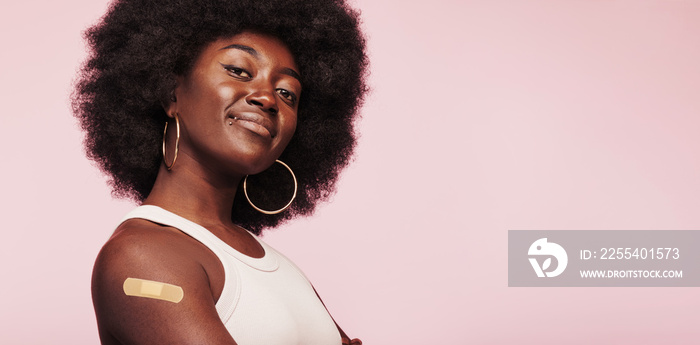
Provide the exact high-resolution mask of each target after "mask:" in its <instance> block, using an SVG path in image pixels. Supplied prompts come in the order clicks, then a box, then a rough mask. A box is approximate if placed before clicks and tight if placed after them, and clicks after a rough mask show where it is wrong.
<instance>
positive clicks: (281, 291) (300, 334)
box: [122, 205, 341, 345]
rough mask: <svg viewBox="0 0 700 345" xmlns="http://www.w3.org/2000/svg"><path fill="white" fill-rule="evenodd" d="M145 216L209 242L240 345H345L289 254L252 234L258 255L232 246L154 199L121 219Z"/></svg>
mask: <svg viewBox="0 0 700 345" xmlns="http://www.w3.org/2000/svg"><path fill="white" fill-rule="evenodd" d="M131 218H142V219H147V220H150V221H152V222H155V223H158V224H163V225H167V226H171V227H174V228H176V229H179V230H180V231H182V232H184V233H185V234H187V235H189V236H191V237H192V238H194V239H196V240H197V241H199V242H201V243H202V244H204V245H205V246H207V247H208V248H209V249H210V250H211V251H212V252H214V254H216V256H217V257H218V258H219V260H220V261H221V264H222V265H223V267H224V273H225V275H226V276H225V282H224V289H223V291H222V292H221V297H219V300H218V301H217V302H216V310H217V312H218V313H219V317H220V318H221V322H223V323H224V325H226V328H227V329H228V331H229V333H231V336H233V339H234V340H235V341H236V343H238V344H239V345H293V344H294V345H340V344H341V339H340V333H339V332H338V329H337V328H336V326H335V323H334V322H333V320H332V319H331V317H330V315H329V314H328V311H326V308H325V307H324V306H323V304H322V303H321V301H320V300H319V299H318V296H317V295H316V293H315V292H314V290H313V287H312V286H311V284H310V283H309V281H308V280H307V279H306V277H305V276H304V274H303V273H302V272H301V270H299V268H298V267H296V265H294V264H293V263H292V262H291V261H290V260H289V259H287V258H286V257H284V255H282V254H280V253H279V252H277V251H276V250H274V249H273V248H272V247H270V246H268V245H267V244H266V243H265V242H263V241H261V240H260V239H258V238H257V237H255V236H253V237H254V238H255V239H256V240H257V241H258V242H259V243H260V245H261V246H262V247H263V249H264V250H265V256H263V257H262V258H253V257H250V256H247V255H244V254H242V253H240V252H238V251H237V250H235V249H233V248H231V247H230V246H229V245H227V244H226V243H224V241H222V240H221V239H219V238H218V237H216V236H214V234H212V233H211V232H209V231H208V230H207V229H205V228H204V227H202V226H200V225H198V224H196V223H194V222H192V221H189V220H187V219H185V218H183V217H180V216H178V215H176V214H174V213H172V212H170V211H166V210H164V209H162V208H160V207H157V206H152V205H144V206H140V207H138V208H136V209H134V210H132V211H131V212H129V213H128V214H127V215H126V217H124V219H123V220H122V221H125V220H127V219H131Z"/></svg>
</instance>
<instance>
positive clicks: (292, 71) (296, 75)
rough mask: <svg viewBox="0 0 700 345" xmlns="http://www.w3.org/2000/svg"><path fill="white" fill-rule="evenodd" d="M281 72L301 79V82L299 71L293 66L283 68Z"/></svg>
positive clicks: (299, 79) (298, 79)
mask: <svg viewBox="0 0 700 345" xmlns="http://www.w3.org/2000/svg"><path fill="white" fill-rule="evenodd" d="M280 73H282V74H285V75H288V76H290V77H292V78H294V79H296V80H297V81H299V83H301V76H300V75H299V73H297V71H295V70H293V69H291V68H288V67H285V68H282V70H281V71H280Z"/></svg>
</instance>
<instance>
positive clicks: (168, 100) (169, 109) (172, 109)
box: [161, 76, 180, 117]
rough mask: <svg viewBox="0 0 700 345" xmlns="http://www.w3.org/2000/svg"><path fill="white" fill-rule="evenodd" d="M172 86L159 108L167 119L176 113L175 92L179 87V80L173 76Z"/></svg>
mask: <svg viewBox="0 0 700 345" xmlns="http://www.w3.org/2000/svg"><path fill="white" fill-rule="evenodd" d="M173 81H174V83H173V86H172V87H171V88H170V91H168V92H166V94H165V95H164V96H163V99H162V100H161V106H162V107H163V110H165V113H166V114H167V115H168V117H172V114H174V113H176V112H177V90H178V86H179V85H180V78H179V77H175V76H173Z"/></svg>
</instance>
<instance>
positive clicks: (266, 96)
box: [246, 85, 279, 114]
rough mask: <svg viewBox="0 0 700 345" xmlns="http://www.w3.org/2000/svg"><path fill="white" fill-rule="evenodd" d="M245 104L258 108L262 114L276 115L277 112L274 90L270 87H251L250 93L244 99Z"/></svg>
mask: <svg viewBox="0 0 700 345" xmlns="http://www.w3.org/2000/svg"><path fill="white" fill-rule="evenodd" d="M246 102H247V103H248V104H250V105H253V106H257V107H260V109H262V110H263V111H264V112H266V113H270V114H277V111H278V110H279V108H278V107H277V97H275V90H274V89H273V88H272V87H270V86H263V85H259V86H258V87H255V86H253V88H251V90H250V93H249V94H248V96H247V97H246Z"/></svg>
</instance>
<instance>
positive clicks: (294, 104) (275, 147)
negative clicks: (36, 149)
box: [74, 0, 367, 345]
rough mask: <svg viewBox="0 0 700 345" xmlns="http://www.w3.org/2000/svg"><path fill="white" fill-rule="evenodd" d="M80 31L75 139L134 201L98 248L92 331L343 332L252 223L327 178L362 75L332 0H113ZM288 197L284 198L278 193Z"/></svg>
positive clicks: (109, 336) (128, 337)
mask: <svg viewBox="0 0 700 345" xmlns="http://www.w3.org/2000/svg"><path fill="white" fill-rule="evenodd" d="M86 37H87V39H88V41H89V44H90V47H91V56H90V58H89V59H88V61H87V63H86V64H85V67H84V68H83V70H82V72H81V75H80V79H79V83H78V86H77V89H76V93H75V96H74V111H75V113H76V116H77V117H78V118H79V119H80V121H81V124H82V127H83V129H84V130H85V131H86V141H85V142H86V147H87V152H88V156H89V157H90V158H91V159H93V160H95V161H96V162H97V163H98V165H99V166H100V168H101V169H102V170H103V171H104V172H106V173H107V174H108V175H109V176H110V178H111V181H110V182H111V185H112V187H113V191H114V194H115V195H117V196H121V197H128V198H131V199H133V200H135V201H137V202H141V203H142V206H140V207H138V208H137V209H135V210H134V211H133V212H131V213H130V214H128V215H127V216H126V217H125V220H124V221H123V222H122V223H121V224H120V225H119V226H118V227H117V229H116V230H115V232H114V234H113V236H112V237H111V238H110V239H109V240H108V241H107V243H106V244H105V246H104V247H103V249H102V251H101V252H100V254H99V256H98V258H97V260H96V263H95V268H94V271H93V283H92V290H93V302H94V305H95V311H96V314H97V321H98V327H99V332H100V338H101V341H102V343H103V344H241V345H245V344H268V345H271V344H305V345H308V344H323V345H329V344H340V343H341V341H342V343H343V344H360V343H361V342H360V341H359V340H357V339H353V340H350V339H349V338H348V337H347V336H346V335H345V334H344V333H343V332H342V330H340V328H339V327H338V326H337V325H336V324H335V323H334V321H333V320H332V318H331V317H330V315H329V314H328V312H327V311H326V309H325V307H324V306H323V304H322V302H321V301H320V299H319V298H318V296H317V294H316V292H315V291H314V289H313V287H312V286H311V284H310V283H309V282H308V281H307V280H306V278H305V277H304V276H303V274H302V273H301V271H299V270H298V268H296V266H294V264H292V263H291V262H290V261H289V260H288V259H286V258H285V257H284V256H282V255H281V254H279V253H278V252H276V251H275V250H274V249H272V248H270V247H269V246H267V245H266V244H265V243H264V242H262V241H260V240H258V239H257V238H256V237H255V236H252V235H251V233H253V234H255V235H260V233H261V231H262V230H263V229H265V228H269V227H274V226H277V225H279V224H280V223H281V222H283V221H285V220H288V219H290V218H292V217H295V216H299V215H309V214H311V213H312V212H313V210H314V207H315V205H316V203H317V202H318V201H319V200H322V199H324V198H326V197H327V196H328V195H329V194H330V193H332V192H333V188H334V183H335V181H336V180H337V178H338V174H339V172H340V171H341V169H342V168H343V167H345V166H346V165H347V163H348V160H349V158H350V157H351V154H352V151H353V147H354V144H355V138H354V133H353V123H354V119H355V118H356V116H357V110H358V107H359V105H360V104H361V101H362V97H363V95H364V93H365V91H366V87H365V83H364V76H365V67H366V65H367V59H366V55H365V51H364V48H365V43H364V38H363V36H362V34H361V32H360V31H359V29H358V14H357V13H356V12H355V11H353V10H352V9H350V8H349V7H348V6H347V5H346V4H345V3H344V2H343V1H307V0H302V1H298V0H291V1H289V0H272V1H260V0H253V1H230V0H229V1H223V0H206V1H202V0H182V1H172V0H148V1H143V0H141V1H138V0H123V1H116V2H115V3H113V4H112V6H111V7H110V9H109V10H108V13H107V14H106V15H105V17H103V18H102V20H101V21H100V22H99V23H98V24H97V25H95V26H94V27H92V28H91V29H89V30H88V31H87V33H86ZM292 201H293V202H292Z"/></svg>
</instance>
